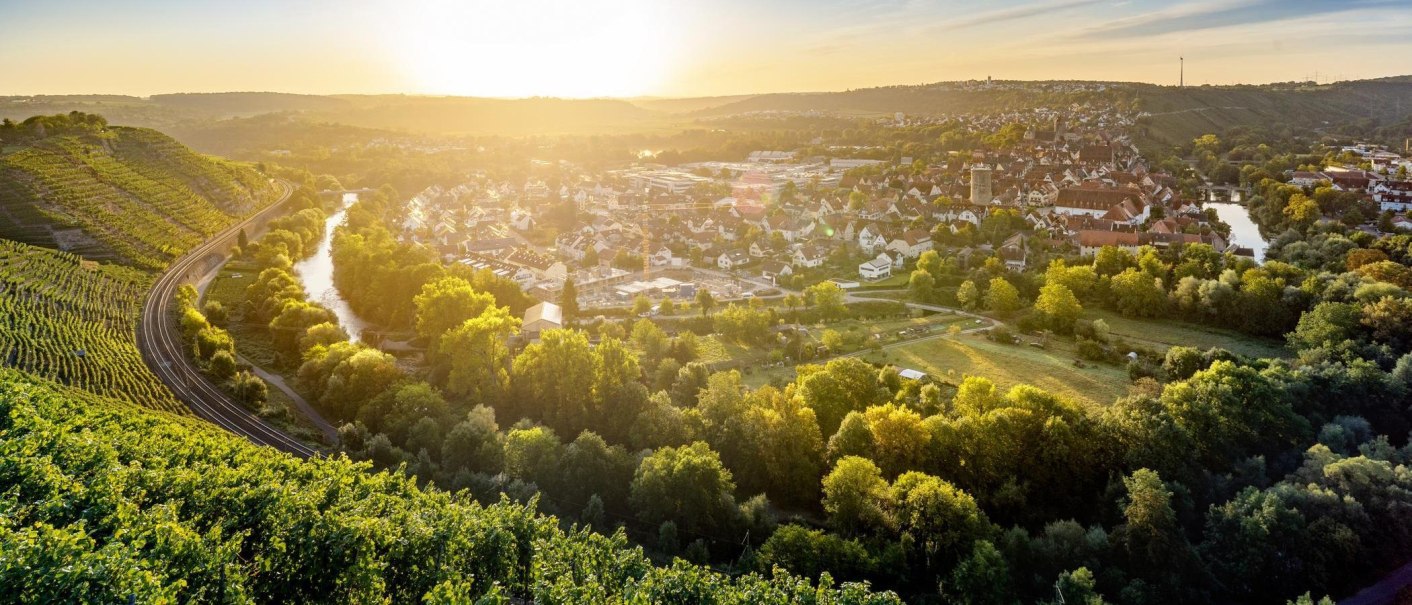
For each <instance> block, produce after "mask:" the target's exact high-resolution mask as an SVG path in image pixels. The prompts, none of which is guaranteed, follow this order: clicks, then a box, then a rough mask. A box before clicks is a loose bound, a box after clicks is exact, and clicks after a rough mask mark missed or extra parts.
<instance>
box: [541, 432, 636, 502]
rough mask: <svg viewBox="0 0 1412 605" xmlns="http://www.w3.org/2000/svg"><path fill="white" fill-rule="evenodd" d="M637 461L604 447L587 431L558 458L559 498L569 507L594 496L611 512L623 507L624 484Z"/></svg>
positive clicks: (618, 449) (605, 444)
mask: <svg viewBox="0 0 1412 605" xmlns="http://www.w3.org/2000/svg"><path fill="white" fill-rule="evenodd" d="M636 467H637V460H636V459H635V458H634V457H633V455H632V454H629V453H628V452H627V450H625V449H623V447H622V446H620V445H613V446H610V445H608V442H606V441H604V440H603V438H602V437H599V436H598V435H597V434H596V433H593V432H591V431H584V432H582V433H579V436H578V438H576V439H574V440H573V442H571V443H569V444H568V445H567V446H564V450H563V455H562V456H560V458H559V483H558V484H559V492H558V493H559V497H560V498H561V499H564V500H568V501H569V503H570V504H571V505H576V504H577V503H579V502H582V503H584V504H588V502H589V500H590V499H591V498H592V497H594V496H597V497H599V498H601V499H603V500H606V503H607V504H608V505H609V506H610V507H611V508H621V507H622V506H624V505H626V504H627V496H628V494H627V489H628V484H629V482H630V481H632V476H633V470H634V469H635V468H636Z"/></svg>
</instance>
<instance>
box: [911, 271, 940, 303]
mask: <svg viewBox="0 0 1412 605" xmlns="http://www.w3.org/2000/svg"><path fill="white" fill-rule="evenodd" d="M935 289H936V278H934V277H932V274H931V273H928V272H926V271H925V270H922V269H917V270H915V271H913V272H912V276H911V277H910V278H908V280H907V292H908V294H909V295H910V296H911V297H912V300H915V301H917V302H931V301H932V298H933V296H934V294H933V291H934V290H935Z"/></svg>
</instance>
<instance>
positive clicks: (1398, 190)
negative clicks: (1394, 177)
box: [1370, 181, 1412, 212]
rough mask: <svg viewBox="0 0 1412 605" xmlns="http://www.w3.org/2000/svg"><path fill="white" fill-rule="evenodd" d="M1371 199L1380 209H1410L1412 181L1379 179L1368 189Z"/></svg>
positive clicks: (1411, 203)
mask: <svg viewBox="0 0 1412 605" xmlns="http://www.w3.org/2000/svg"><path fill="white" fill-rule="evenodd" d="M1370 191H1371V192H1372V193H1373V201H1375V202H1377V203H1378V206H1379V209H1381V210H1382V211H1384V212H1386V211H1389V210H1391V211H1393V212H1405V211H1407V210H1410V209H1412V181H1379V182H1378V183H1376V184H1374V185H1373V187H1372V188H1371V189H1370Z"/></svg>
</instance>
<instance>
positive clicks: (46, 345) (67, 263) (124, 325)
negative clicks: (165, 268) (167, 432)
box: [0, 239, 187, 414]
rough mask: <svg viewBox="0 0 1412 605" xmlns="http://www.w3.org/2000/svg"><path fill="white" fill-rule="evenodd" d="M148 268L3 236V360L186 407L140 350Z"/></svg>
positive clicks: (84, 385)
mask: <svg viewBox="0 0 1412 605" xmlns="http://www.w3.org/2000/svg"><path fill="white" fill-rule="evenodd" d="M151 283H152V278H151V277H149V276H148V275H147V274H145V273H142V272H140V271H136V270H133V269H130V268H127V267H121V266H116V265H105V264H100V263H95V262H92V261H85V260H82V259H81V258H80V257H78V256H76V255H73V254H69V253H65V252H55V251H53V250H47V249H44V248H39V247H35V246H28V245H25V244H22V243H19V242H12V241H9V240H3V239H0V367H9V368H14V369H17V370H20V371H22V372H27V373H30V374H33V375H35V376H39V377H42V378H46V379H49V380H52V381H54V382H56V383H58V384H60V385H64V386H68V387H72V388H75V389H82V390H84V391H88V392H91V393H94V394H96V395H101V396H104V397H110V398H113V399H119V400H123V401H127V402H130V403H134V404H137V405H143V406H147V407H150V408H154V409H158V410H163V411H168V412H175V413H178V414H184V413H187V409H186V407H185V406H184V405H182V404H181V403H180V402H179V401H177V400H176V398H175V397H173V396H172V394H171V392H170V391H168V390H167V388H166V387H165V386H164V385H163V384H162V383H161V381H159V380H158V379H157V377H156V376H155V375H153V374H152V372H151V371H150V370H148V368H147V365H146V364H144V363H143V361H142V356H141V354H139V353H138V351H137V342H136V330H137V318H138V313H139V309H140V308H141V306H142V301H143V299H144V298H145V297H146V295H147V289H148V288H149V287H150V286H151Z"/></svg>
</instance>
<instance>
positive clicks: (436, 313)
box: [412, 277, 495, 351]
mask: <svg viewBox="0 0 1412 605" xmlns="http://www.w3.org/2000/svg"><path fill="white" fill-rule="evenodd" d="M412 301H413V303H414V304H415V305H416V312H417V334H419V335H420V336H421V337H422V338H426V339H428V340H429V341H430V342H431V347H430V348H431V350H433V351H438V350H439V348H440V342H441V337H442V335H443V334H445V333H446V332H448V331H450V330H452V329H453V328H456V327H457V326H460V325H461V324H462V323H464V322H465V321H466V320H468V319H471V318H473V317H477V316H479V315H480V314H481V313H483V312H484V311H485V310H486V309H488V308H490V307H492V306H494V305H495V297H493V296H491V295H489V294H487V293H485V292H478V291H476V289H475V288H474V287H472V286H471V282H468V281H466V280H464V279H461V278H459V277H443V278H441V279H437V280H435V281H431V282H428V283H427V284H426V285H425V286H422V290H421V293H419V294H417V295H416V296H415V297H413V298H412Z"/></svg>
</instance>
